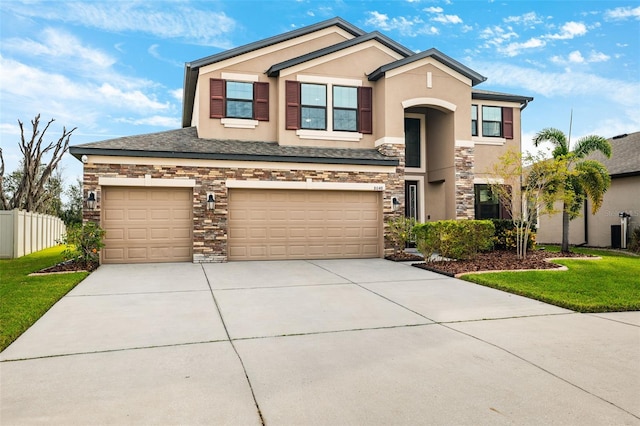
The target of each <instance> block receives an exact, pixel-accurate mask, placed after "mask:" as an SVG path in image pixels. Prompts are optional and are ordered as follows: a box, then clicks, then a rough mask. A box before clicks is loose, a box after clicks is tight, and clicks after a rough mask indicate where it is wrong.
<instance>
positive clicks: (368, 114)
mask: <svg viewBox="0 0 640 426" xmlns="http://www.w3.org/2000/svg"><path fill="white" fill-rule="evenodd" d="M372 106H373V88H371V87H358V131H360V133H369V134H370V133H373V112H372Z"/></svg>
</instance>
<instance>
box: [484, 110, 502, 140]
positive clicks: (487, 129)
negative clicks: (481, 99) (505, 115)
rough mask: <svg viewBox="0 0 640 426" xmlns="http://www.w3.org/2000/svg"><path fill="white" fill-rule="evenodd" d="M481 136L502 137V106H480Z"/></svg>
mask: <svg viewBox="0 0 640 426" xmlns="http://www.w3.org/2000/svg"><path fill="white" fill-rule="evenodd" d="M482 136H492V137H502V108H500V107H493V106H483V107H482Z"/></svg>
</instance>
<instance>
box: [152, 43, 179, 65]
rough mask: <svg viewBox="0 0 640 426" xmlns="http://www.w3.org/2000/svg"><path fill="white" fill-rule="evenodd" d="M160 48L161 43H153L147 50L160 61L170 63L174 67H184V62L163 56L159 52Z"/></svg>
mask: <svg viewBox="0 0 640 426" xmlns="http://www.w3.org/2000/svg"><path fill="white" fill-rule="evenodd" d="M159 49H160V45H159V44H152V45H151V46H149V48H148V49H147V52H149V54H150V55H151V56H153V57H154V58H156V59H157V60H159V61H162V62H166V63H168V64H171V65H173V66H174V67H178V68H182V67H184V63H182V62H178V61H176V60H174V59H170V58H165V57H164V56H162V55H161V54H160V52H159Z"/></svg>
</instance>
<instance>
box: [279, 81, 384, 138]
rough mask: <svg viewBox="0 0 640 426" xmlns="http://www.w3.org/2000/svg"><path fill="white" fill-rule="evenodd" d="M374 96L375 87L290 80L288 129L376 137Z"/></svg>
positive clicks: (287, 87)
mask: <svg viewBox="0 0 640 426" xmlns="http://www.w3.org/2000/svg"><path fill="white" fill-rule="evenodd" d="M372 93H373V89H372V88H371V87H351V86H341V85H338V84H316V83H307V82H304V83H303V82H298V81H291V80H287V81H286V83H285V104H286V114H285V126H286V129H287V130H299V129H303V130H323V131H327V132H354V133H357V132H359V133H372V132H373V120H372V118H373V114H372V104H373V100H372ZM325 136H326V135H325ZM329 138H331V137H330V136H329Z"/></svg>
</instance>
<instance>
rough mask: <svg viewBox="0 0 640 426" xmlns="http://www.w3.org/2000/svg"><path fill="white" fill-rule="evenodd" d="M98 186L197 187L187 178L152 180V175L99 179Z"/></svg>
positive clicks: (103, 177)
mask: <svg viewBox="0 0 640 426" xmlns="http://www.w3.org/2000/svg"><path fill="white" fill-rule="evenodd" d="M98 185H100V186H147V187H162V188H194V187H195V186H196V180H195V179H187V178H174V179H165V178H152V177H151V175H145V177H144V178H118V177H106V176H100V177H98Z"/></svg>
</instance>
